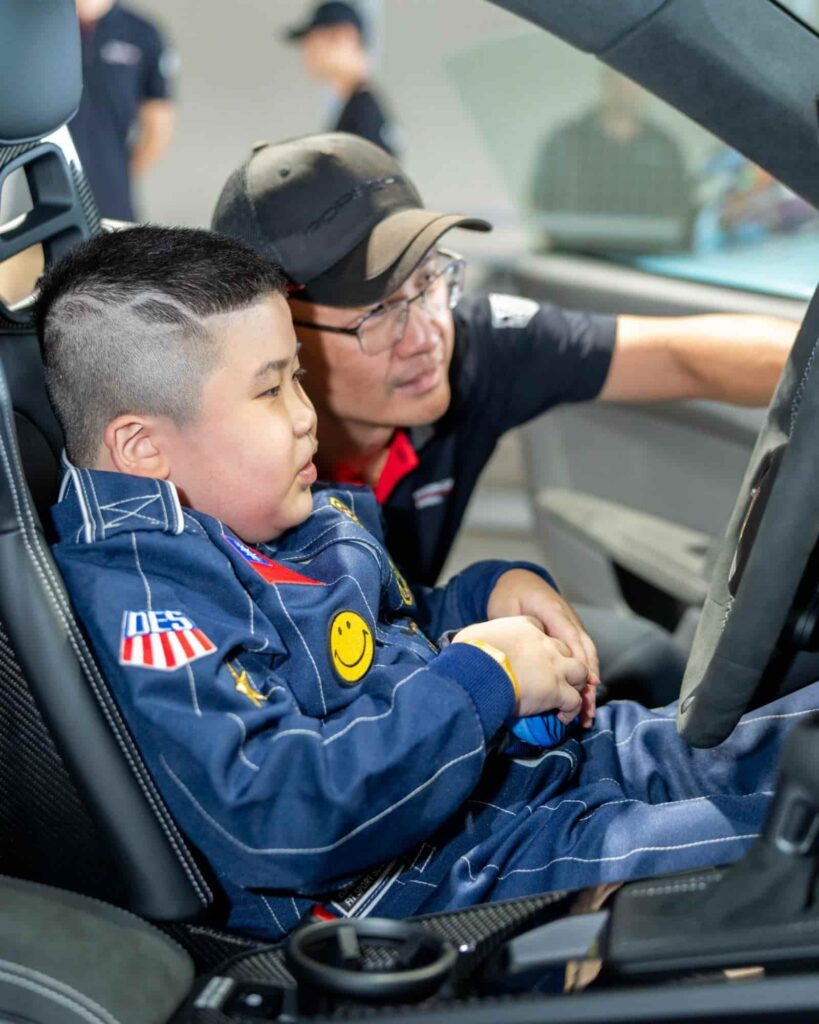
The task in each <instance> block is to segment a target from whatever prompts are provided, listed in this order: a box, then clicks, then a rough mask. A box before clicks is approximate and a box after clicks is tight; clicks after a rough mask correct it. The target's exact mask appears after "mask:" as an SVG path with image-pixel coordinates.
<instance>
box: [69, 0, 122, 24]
mask: <svg viewBox="0 0 819 1024" xmlns="http://www.w3.org/2000/svg"><path fill="white" fill-rule="evenodd" d="M76 6H77V17H78V18H79V19H80V21H82V22H93V21H99V19H100V18H101V17H102V16H103V15H105V14H107V13H108V12H109V11H110V10H111V8H112V7H113V6H114V0H76Z"/></svg>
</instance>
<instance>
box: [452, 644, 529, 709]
mask: <svg viewBox="0 0 819 1024" xmlns="http://www.w3.org/2000/svg"><path fill="white" fill-rule="evenodd" d="M459 643H463V644H469V646H470V647H477V648H478V650H479V651H483V652H484V654H488V655H489V657H490V658H492V659H493V660H494V661H496V662H497V663H498V664H499V665H500V667H501V668H502V669H503V671H504V672H505V673H506V674H507V676H508V677H509V682H510V683H511V684H512V689H513V690H514V691H515V700H516V701H519V700H520V686H518V679H517V676H516V675H515V670H514V669H513V668H512V663H511V661H510V660H509V659H508V658H507V657H506V655H505V654H504V652H503V651H502V650H501V649H500V647H495V645H494V644H490V643H487V642H486V640H460V641H459Z"/></svg>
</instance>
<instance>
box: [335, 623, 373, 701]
mask: <svg viewBox="0 0 819 1024" xmlns="http://www.w3.org/2000/svg"><path fill="white" fill-rule="evenodd" d="M374 656H375V647H374V645H373V634H372V630H371V629H370V627H369V626H368V625H367V622H366V621H365V620H364V619H362V617H361V616H360V615H359V614H358V612H351V611H345V612H339V613H338V615H336V616H335V617H334V618H333V621H332V622H331V623H330V658H331V660H332V662H333V668H334V669H335V670H336V672H337V673H338V675H339V676H340V677H341V679H342V680H343V681H344V682H345V683H347V684H352V683H357V682H358V681H359V679H361V678H363V677H364V676H365V675H366V674H367V672H368V670H369V668H370V665H372V663H373V657H374Z"/></svg>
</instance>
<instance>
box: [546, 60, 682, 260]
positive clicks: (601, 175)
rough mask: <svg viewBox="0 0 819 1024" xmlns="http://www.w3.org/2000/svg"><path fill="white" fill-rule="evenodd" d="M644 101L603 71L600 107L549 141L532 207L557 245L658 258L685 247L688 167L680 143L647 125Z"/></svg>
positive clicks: (635, 88)
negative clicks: (660, 253) (651, 253)
mask: <svg viewBox="0 0 819 1024" xmlns="http://www.w3.org/2000/svg"><path fill="white" fill-rule="evenodd" d="M646 95H647V94H646V93H645V91H644V90H643V89H641V88H640V86H639V85H637V83H636V82H632V81H631V79H629V78H626V77H625V76H624V75H620V74H618V73H617V72H616V71H612V70H611V68H605V69H603V70H602V72H601V74H600V96H599V99H598V100H597V102H596V103H595V104H594V106H593V107H591V109H588V110H586V111H585V112H584V113H582V114H581V115H580V116H579V117H577V118H575V119H574V120H571V121H569V122H567V123H565V124H563V125H561V126H559V127H558V128H557V129H556V130H555V131H553V132H550V133H549V134H548V135H547V136H546V138H544V140H543V142H542V143H541V146H540V149H539V151H538V154H537V156H536V158H535V164H534V172H533V176H532V186H531V204H532V207H533V208H534V210H535V211H537V212H538V214H539V215H540V223H541V226H542V228H543V230H544V231H545V233H546V235H547V236H548V240H550V241H551V242H552V243H555V244H558V245H563V246H566V247H569V248H584V247H586V248H592V249H594V250H595V251H596V250H598V249H606V248H609V249H616V248H628V249H632V248H635V247H636V248H639V249H640V250H641V251H653V250H654V249H667V248H679V247H680V246H682V245H683V244H684V243H685V241H686V240H687V236H688V233H689V226H690V219H691V198H690V192H691V189H690V185H689V181H688V173H687V170H686V166H685V161H684V159H683V156H682V153H681V151H680V147H679V146H678V145H677V142H676V141H675V139H674V138H672V136H671V135H669V134H668V132H666V131H665V130H664V129H663V128H660V127H659V126H658V125H656V124H654V123H653V122H652V121H650V120H649V119H648V118H646V115H645V112H644V110H643V106H644V103H645V99H646ZM565 214H577V215H580V216H577V217H574V218H571V217H570V218H567V217H566V216H565ZM561 215H563V216H561ZM593 215H597V217H598V218H605V222H602V221H599V222H598V221H594V220H592V219H591V217H592V216H593ZM595 224H597V225H598V227H599V228H600V229H601V231H602V232H603V233H602V235H601V236H600V237H596V236H595V232H594V227H595Z"/></svg>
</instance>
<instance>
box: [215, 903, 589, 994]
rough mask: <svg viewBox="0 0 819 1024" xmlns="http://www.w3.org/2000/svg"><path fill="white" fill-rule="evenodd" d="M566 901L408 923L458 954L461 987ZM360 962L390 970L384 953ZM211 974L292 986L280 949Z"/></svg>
mask: <svg viewBox="0 0 819 1024" xmlns="http://www.w3.org/2000/svg"><path fill="white" fill-rule="evenodd" d="M569 896H570V894H568V893H565V892H551V893H542V894H541V895H539V896H530V897H526V898H525V899H520V900H506V901H504V902H500V903H486V904H482V905H481V906H478V907H470V908H469V909H468V910H459V911H454V912H451V913H447V914H429V915H426V916H423V917H417V918H412V920H414V921H417V922H418V923H419V924H423V925H424V927H425V928H428V929H429V930H430V931H431V932H434V933H435V934H436V935H440V936H441V937H442V938H445V939H447V940H448V941H449V942H451V943H452V944H453V945H454V946H455V947H456V949H460V950H462V951H463V953H464V955H463V957H462V960H461V965H460V967H459V969H458V977H457V978H456V979H455V980H456V981H458V982H462V981H464V980H465V979H466V978H468V977H469V976H470V975H471V974H472V973H473V972H474V971H475V970H476V969H477V968H478V966H479V965H480V964H481V963H482V962H483V961H484V959H485V958H486V957H487V956H488V955H489V954H490V953H492V952H494V951H495V950H496V949H497V948H498V947H499V946H500V945H502V944H503V943H504V942H506V941H507V940H508V939H510V938H512V937H513V936H515V935H519V934H520V933H521V932H524V931H527V930H528V929H529V928H534V927H535V926H536V925H538V924H541V923H542V922H543V921H545V920H551V919H552V918H553V917H555V916H556V915H557V914H560V913H564V912H565V910H566V905H567V903H568V901H569ZM365 960H366V963H367V965H368V967H370V968H371V969H373V970H385V969H386V970H388V969H389V968H390V967H391V966H392V958H391V955H390V953H389V951H386V950H383V949H376V950H373V949H370V948H367V949H365ZM217 973H218V974H220V975H222V976H224V977H228V978H234V979H235V980H237V981H255V982H268V983H273V984H280V985H281V984H284V985H294V984H295V981H294V979H293V976H292V975H291V974H290V972H289V971H288V970H287V967H286V966H285V961H284V946H283V945H277V946H268V947H266V948H265V949H261V950H257V951H255V952H251V953H248V954H247V955H245V956H240V957H238V958H234V959H232V960H230V961H228V962H227V963H225V964H223V965H222V966H221V967H220V968H219V969H218V971H217Z"/></svg>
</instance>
